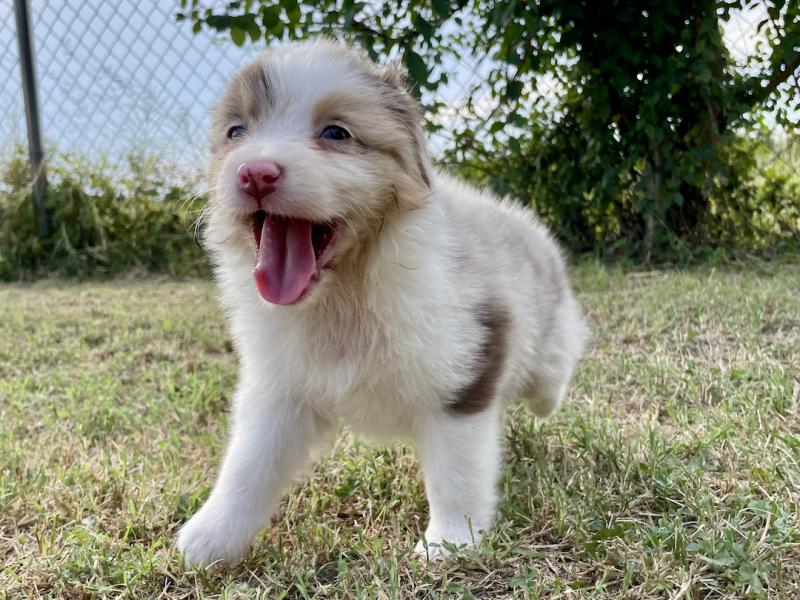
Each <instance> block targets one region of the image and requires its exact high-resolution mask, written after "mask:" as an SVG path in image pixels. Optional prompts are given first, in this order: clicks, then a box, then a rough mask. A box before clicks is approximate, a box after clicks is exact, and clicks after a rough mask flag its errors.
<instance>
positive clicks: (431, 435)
mask: <svg viewBox="0 0 800 600" xmlns="http://www.w3.org/2000/svg"><path fill="white" fill-rule="evenodd" d="M497 405H499V402H496V403H495V406H489V407H487V408H486V409H485V410H484V411H483V412H481V413H478V414H474V415H458V414H442V415H439V416H438V417H436V418H434V419H433V420H431V421H430V422H428V423H425V424H424V425H422V426H421V428H420V435H419V437H418V440H417V443H418V451H419V454H420V457H421V460H422V470H423V473H424V475H425V491H426V493H427V496H428V504H429V507H430V518H429V521H428V528H427V529H426V530H425V543H423V541H422V540H420V541H419V543H417V546H416V548H415V549H414V550H415V552H416V553H417V554H419V555H420V556H423V557H427V558H429V559H434V558H441V557H443V556H445V555H446V554H447V551H446V550H445V549H444V548H443V547H442V542H443V541H447V542H450V543H452V544H455V545H461V544H466V545H467V546H469V547H474V546H476V545H477V544H478V542H479V541H480V539H481V532H482V531H483V530H486V529H488V528H489V527H491V525H492V522H493V521H494V512H495V505H496V503H497V479H498V476H499V472H500V453H501V447H500V422H501V418H500V411H499V410H498V407H497ZM426 544H427V549H426V547H425V545H426Z"/></svg>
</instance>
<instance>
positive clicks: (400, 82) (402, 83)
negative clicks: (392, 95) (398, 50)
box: [381, 60, 408, 92]
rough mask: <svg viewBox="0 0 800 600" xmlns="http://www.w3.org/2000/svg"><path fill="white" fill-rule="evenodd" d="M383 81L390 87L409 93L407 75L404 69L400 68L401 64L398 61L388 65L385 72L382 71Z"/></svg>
mask: <svg viewBox="0 0 800 600" xmlns="http://www.w3.org/2000/svg"><path fill="white" fill-rule="evenodd" d="M381 79H382V80H383V82H384V83H386V84H388V85H390V86H391V87H393V88H395V89H396V90H400V91H403V92H408V87H407V86H406V74H405V73H404V72H403V68H402V67H401V66H400V63H399V62H398V61H396V60H394V61H392V62H390V63H389V64H388V65H386V67H385V68H384V69H383V71H381Z"/></svg>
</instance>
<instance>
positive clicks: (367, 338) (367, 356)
mask: <svg viewBox="0 0 800 600" xmlns="http://www.w3.org/2000/svg"><path fill="white" fill-rule="evenodd" d="M439 325H442V323H439ZM302 344H303V347H304V349H303V350H302V351H301V354H302V355H303V357H304V359H305V360H306V364H305V367H304V369H303V371H304V372H305V373H310V374H311V375H310V377H309V378H307V379H306V380H305V385H306V389H308V390H309V391H310V393H309V394H308V396H307V399H308V400H309V401H311V402H312V403H313V404H314V405H315V407H316V408H317V409H318V410H320V411H322V412H323V413H325V414H328V415H329V416H331V417H334V418H341V419H343V420H344V421H345V422H347V423H348V424H350V425H351V426H352V427H354V428H356V429H357V430H360V431H362V432H364V433H374V434H380V433H382V432H384V431H385V432H386V433H387V434H392V433H397V431H398V429H400V430H402V429H404V428H405V427H406V426H407V425H409V424H410V419H411V418H413V416H414V415H415V414H418V413H419V411H430V410H434V409H436V407H438V406H440V405H441V403H442V402H443V399H444V398H446V396H447V394H448V392H449V391H450V390H452V389H456V388H458V387H459V386H460V385H463V383H464V381H465V379H466V378H468V377H469V373H468V369H467V368H465V367H466V365H467V363H468V360H467V358H468V355H469V353H470V351H471V344H470V343H469V342H468V341H466V340H461V339H459V336H458V335H455V336H452V335H448V332H447V331H446V330H444V329H443V328H442V327H436V326H434V325H433V322H432V321H425V320H420V321H416V322H410V321H405V322H403V323H390V324H386V323H382V322H380V321H376V322H370V321H369V320H367V319H362V320H360V321H353V322H351V323H350V324H349V325H348V326H344V327H339V328H337V330H335V331H333V330H326V329H324V328H321V329H320V328H318V329H316V331H314V332H313V333H310V332H309V334H308V335H305V336H303V340H302ZM287 358H288V357H287Z"/></svg>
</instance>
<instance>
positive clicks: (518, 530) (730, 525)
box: [0, 262, 800, 599]
mask: <svg viewBox="0 0 800 600" xmlns="http://www.w3.org/2000/svg"><path fill="white" fill-rule="evenodd" d="M576 282H577V288H578V290H579V295H580V299H581V301H582V303H583V306H584V307H585V309H586V312H587V313H588V316H589V319H590V322H591V324H592V329H593V340H592V343H591V345H590V348H589V350H588V352H587V355H586V357H585V359H584V360H583V361H582V363H581V365H580V368H579V371H578V373H577V375H576V378H575V382H574V386H573V388H572V391H571V393H570V398H569V400H568V402H567V403H566V404H565V406H564V407H563V408H562V409H561V410H560V411H559V412H558V413H557V414H556V416H555V417H553V418H552V419H550V420H547V421H539V420H534V419H533V418H532V417H531V415H530V413H528V412H526V411H525V410H523V409H522V408H520V407H514V408H513V409H512V410H511V411H510V413H509V419H508V424H507V428H506V432H507V433H506V454H507V458H508V461H507V463H506V464H507V467H506V469H505V472H504V476H503V479H502V482H501V488H502V503H501V507H500V508H501V512H500V515H499V518H498V520H497V526H496V528H495V530H494V531H493V532H492V533H491V534H490V535H489V536H488V537H487V539H486V542H485V544H484V545H483V546H482V548H481V549H480V550H479V551H477V552H462V553H461V554H460V555H459V556H458V557H457V558H456V559H454V560H453V561H451V562H448V563H446V564H443V565H438V566H435V567H433V568H429V567H427V566H425V565H424V564H422V563H420V562H419V561H417V560H415V559H413V558H412V557H411V556H410V555H409V554H410V549H411V547H412V546H413V544H414V542H415V541H416V539H417V538H418V536H419V534H420V532H421V531H422V530H423V528H424V524H425V520H426V504H425V500H424V495H423V489H422V484H421V480H420V476H419V472H418V470H417V464H416V461H415V459H414V455H413V453H412V451H411V450H410V449H409V448H407V447H405V446H403V445H399V444H398V445H395V446H392V447H388V448H374V447H370V446H367V445H365V444H364V443H363V442H360V441H359V440H354V439H352V438H350V437H347V436H343V437H342V439H341V441H340V442H339V444H338V445H337V447H336V448H335V450H334V451H333V452H332V453H329V454H328V455H326V456H325V457H323V458H322V459H321V460H320V462H319V463H318V464H317V466H316V469H315V471H314V472H313V474H311V475H310V476H309V477H307V478H305V479H303V480H301V481H300V482H299V483H298V484H297V485H296V486H295V488H294V489H293V490H292V492H291V494H290V495H288V496H287V498H286V499H285V501H284V503H283V504H282V506H281V507H280V510H279V511H278V513H277V515H276V516H275V519H274V521H273V524H272V525H271V526H270V527H269V529H268V530H267V531H266V532H265V533H264V535H263V537H262V538H260V540H259V542H258V544H257V545H256V546H255V548H254V550H253V553H252V555H251V556H250V557H249V558H248V559H247V560H246V561H245V562H244V563H242V564H240V565H237V566H235V567H232V568H230V569H227V570H221V571H213V572H196V573H195V572H187V571H184V569H183V568H182V567H181V564H180V560H179V557H178V556H177V555H176V553H175V551H174V546H173V543H174V539H175V534H176V531H177V529H178V527H179V525H180V523H182V522H183V521H185V520H186V519H187V518H188V517H189V516H190V515H191V514H192V513H193V511H195V510H196V509H197V507H198V506H199V504H200V502H201V501H202V500H203V498H204V497H205V496H206V494H207V493H208V491H209V488H210V484H211V482H212V481H213V477H214V473H215V469H216V467H217V464H218V462H219V458H220V452H221V451H222V449H223V445H224V441H225V429H226V412H225V411H226V406H227V403H228V399H229V398H230V395H231V391H232V389H233V386H234V382H235V374H236V365H235V357H234V355H233V354H232V352H231V346H230V342H229V340H228V338H227V337H226V333H225V328H224V326H223V322H222V319H221V316H220V312H219V310H218V308H217V303H216V298H215V291H214V289H213V287H212V286H211V285H210V284H208V283H205V282H179V283H176V282H171V281H167V280H146V281H115V282H110V283H83V284H70V283H53V282H50V281H46V282H40V283H37V284H34V285H6V286H3V287H0V569H2V570H1V571H0V597H1V596H3V594H5V595H6V596H7V597H8V598H24V597H67V598H81V597H95V596H96V597H130V598H145V597H153V598H156V597H158V598H170V599H174V598H192V597H198V596H200V597H206V598H217V597H222V598H240V597H241V598H255V597H263V598H278V597H286V598H333V597H340V598H350V597H361V598H387V599H390V598H410V597H418V598H427V597H447V598H451V597H453V598H471V597H479V598H509V597H513V598H617V597H629V598H676V599H677V598H693V599H697V598H719V597H724V598H742V597H750V596H754V597H771V598H796V597H798V596H797V594H798V590H800V409H799V408H798V406H799V404H800V379H798V378H799V377H800V375H799V374H798V368H799V367H800V267H798V265H797V264H791V262H789V263H787V262H784V263H782V264H773V265H769V264H756V265H750V266H749V267H746V268H740V269H732V268H728V269H722V270H714V269H712V268H710V267H705V268H699V269H695V270H692V271H686V272H674V271H673V272H648V273H635V272H622V271H616V270H606V269H604V268H602V267H598V266H596V265H584V266H581V267H580V268H578V269H577V273H576ZM282 595H283V596H282Z"/></svg>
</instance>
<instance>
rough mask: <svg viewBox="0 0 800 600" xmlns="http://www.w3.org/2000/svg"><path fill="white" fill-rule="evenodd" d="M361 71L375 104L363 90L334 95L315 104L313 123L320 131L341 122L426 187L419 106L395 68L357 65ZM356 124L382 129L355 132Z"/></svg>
mask: <svg viewBox="0 0 800 600" xmlns="http://www.w3.org/2000/svg"><path fill="white" fill-rule="evenodd" d="M361 72H362V74H363V75H364V76H365V77H366V79H367V80H368V81H369V83H370V84H371V85H374V86H375V88H377V90H376V91H377V92H378V94H379V96H378V99H379V102H378V103H376V102H375V98H374V94H369V93H364V91H363V90H357V89H356V90H348V91H339V92H334V93H332V94H329V95H328V96H327V97H325V98H323V99H322V100H320V101H319V102H317V104H316V106H315V107H314V109H313V115H312V116H313V122H314V123H315V125H316V126H317V127H319V128H321V127H324V125H325V124H327V123H328V122H330V121H332V120H341V121H342V122H343V123H345V124H346V125H347V126H348V128H351V129H352V130H353V134H354V136H355V138H356V140H357V141H359V142H361V143H362V144H364V145H365V146H368V147H370V148H374V149H376V150H378V151H380V152H383V153H385V154H388V155H389V156H391V157H392V159H393V160H395V161H396V162H397V163H399V164H400V165H401V166H402V167H403V168H404V170H406V171H407V172H408V173H409V174H412V175H415V176H416V177H417V178H418V179H419V181H420V182H421V183H422V184H424V186H425V187H427V188H430V187H431V180H430V175H429V174H428V170H427V168H426V166H425V164H426V154H425V152H426V151H425V139H424V137H423V133H422V126H421V122H422V115H421V113H420V110H419V104H418V103H417V101H416V100H414V98H413V97H412V96H411V95H410V94H409V92H408V89H407V88H406V86H405V83H404V81H403V77H402V73H401V72H400V71H399V70H398V69H397V67H396V66H390V67H389V68H388V69H386V70H384V71H376V70H375V69H374V68H372V66H371V65H369V64H363V65H361ZM359 123H372V124H373V125H374V124H375V123H381V125H382V126H379V127H371V128H370V129H369V130H362V131H358V129H357V125H358V124H359Z"/></svg>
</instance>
